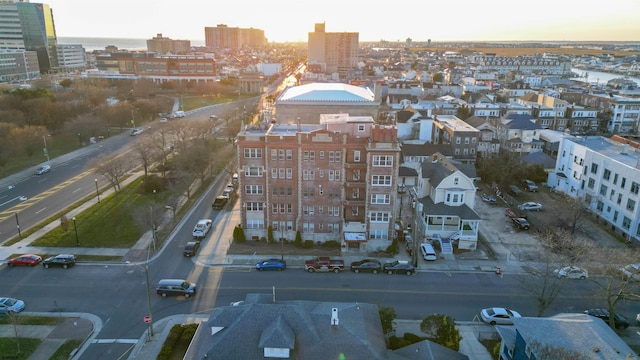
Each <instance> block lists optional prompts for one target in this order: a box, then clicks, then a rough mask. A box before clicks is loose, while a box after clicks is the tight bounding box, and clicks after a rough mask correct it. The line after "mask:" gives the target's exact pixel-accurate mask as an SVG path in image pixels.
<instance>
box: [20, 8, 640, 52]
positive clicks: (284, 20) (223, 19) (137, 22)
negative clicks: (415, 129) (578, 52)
mask: <svg viewBox="0 0 640 360" xmlns="http://www.w3.org/2000/svg"><path fill="white" fill-rule="evenodd" d="M31 2H43V3H45V4H49V5H50V6H51V8H52V9H53V16H54V21H55V25H56V32H57V35H58V36H59V37H111V38H142V39H149V38H151V37H153V36H155V35H156V34H157V33H162V34H163V36H165V37H169V38H172V39H185V40H202V39H204V28H205V27H206V26H211V27H215V26H217V25H218V24H226V25H227V26H229V27H241V28H251V27H253V28H258V29H262V30H264V32H265V36H266V37H267V39H268V40H269V41H274V42H287V41H305V42H306V41H307V34H308V33H309V32H310V31H313V27H314V24H315V23H318V22H325V23H326V31H327V32H359V33H360V41H378V40H389V41H397V40H400V41H404V40H405V39H407V38H411V39H413V40H414V41H426V40H427V39H431V40H432V41H453V40H469V41H478V40H494V41H510V40H514V41H534V40H557V41H640V21H639V20H638V19H639V18H638V16H639V15H640V0H608V1H594V0H583V1H578V0H536V1H531V2H527V1H513V0H484V1H477V0H474V1H469V0H458V1H428V0H405V1H398V2H395V1H388V0H387V1H382V0H366V1H365V0H341V1H338V0H324V1H314V2H309V3H307V2H306V1H304V0H302V1H301V0H270V1H265V0H227V1H220V0H182V1H176V0H108V1H101V2H93V1H87V0H49V1H37V0H31ZM221 4H223V5H221ZM311 4H317V5H311Z"/></svg>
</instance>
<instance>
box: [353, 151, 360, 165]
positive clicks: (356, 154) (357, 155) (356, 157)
mask: <svg viewBox="0 0 640 360" xmlns="http://www.w3.org/2000/svg"><path fill="white" fill-rule="evenodd" d="M353 161H354V162H360V151H359V150H356V151H354V152H353Z"/></svg>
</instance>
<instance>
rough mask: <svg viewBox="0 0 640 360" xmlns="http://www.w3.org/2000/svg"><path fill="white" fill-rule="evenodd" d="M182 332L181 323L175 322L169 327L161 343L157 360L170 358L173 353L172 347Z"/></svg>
mask: <svg viewBox="0 0 640 360" xmlns="http://www.w3.org/2000/svg"><path fill="white" fill-rule="evenodd" d="M183 332H184V326H183V325H181V324H175V325H173V326H172V327H171V331H169V335H167V338H166V339H165V341H164V344H162V348H161V349H160V352H159V353H158V357H157V359H158V360H170V359H171V356H172V354H173V349H174V348H175V346H176V345H177V344H178V340H180V338H181V337H182V334H183Z"/></svg>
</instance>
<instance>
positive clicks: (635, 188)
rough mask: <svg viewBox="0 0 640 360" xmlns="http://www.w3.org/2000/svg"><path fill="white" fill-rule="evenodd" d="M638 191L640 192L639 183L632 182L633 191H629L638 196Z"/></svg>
mask: <svg viewBox="0 0 640 360" xmlns="http://www.w3.org/2000/svg"><path fill="white" fill-rule="evenodd" d="M638 190H640V185H638V183H637V182H635V181H632V182H631V189H630V190H629V191H631V193H632V194H636V195H638Z"/></svg>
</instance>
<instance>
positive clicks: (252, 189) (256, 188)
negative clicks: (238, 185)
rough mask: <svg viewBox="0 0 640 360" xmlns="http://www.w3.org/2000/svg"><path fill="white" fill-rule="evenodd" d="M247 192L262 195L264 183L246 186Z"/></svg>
mask: <svg viewBox="0 0 640 360" xmlns="http://www.w3.org/2000/svg"><path fill="white" fill-rule="evenodd" d="M244 189H245V194H247V195H262V191H263V187H262V185H247V186H245V188H244Z"/></svg>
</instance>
